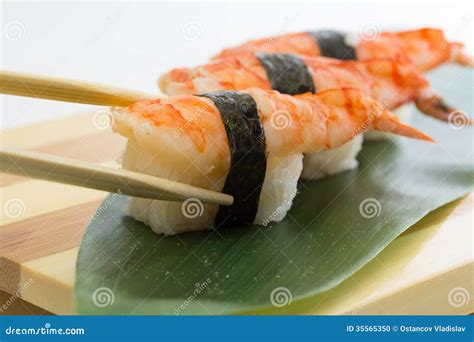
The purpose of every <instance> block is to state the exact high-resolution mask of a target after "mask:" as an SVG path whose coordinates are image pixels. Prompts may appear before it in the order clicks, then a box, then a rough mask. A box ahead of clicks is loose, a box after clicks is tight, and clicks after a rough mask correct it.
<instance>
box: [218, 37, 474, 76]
mask: <svg viewBox="0 0 474 342" xmlns="http://www.w3.org/2000/svg"><path fill="white" fill-rule="evenodd" d="M462 48H463V44H461V43H452V42H448V41H447V40H446V38H445V37H444V34H443V31H441V30H438V29H434V28H423V29H419V30H410V31H401V32H381V33H379V32H377V33H376V34H374V35H367V36H366V37H365V36H364V34H360V35H354V34H350V33H342V32H339V31H333V30H320V31H312V32H300V33H292V34H283V35H280V36H274V37H267V38H262V39H257V40H251V41H249V42H247V43H244V44H242V45H240V46H236V47H233V48H230V49H225V50H223V51H222V52H221V53H220V54H218V55H217V56H216V57H218V58H220V57H227V56H233V55H235V54H236V53H237V54H238V53H241V52H244V51H245V52H285V53H294V54H298V55H303V56H311V57H314V56H325V57H331V58H337V59H343V60H348V59H353V60H354V59H358V60H366V59H372V58H381V57H382V58H385V57H396V56H399V57H404V58H406V59H408V60H410V61H411V62H413V63H414V64H415V65H416V66H417V67H418V68H419V69H420V70H422V71H428V70H431V69H433V68H435V67H437V66H439V65H441V64H444V63H447V62H452V63H457V64H459V65H463V66H470V67H472V66H474V59H473V58H472V57H471V56H468V55H466V54H464V52H463V50H462Z"/></svg>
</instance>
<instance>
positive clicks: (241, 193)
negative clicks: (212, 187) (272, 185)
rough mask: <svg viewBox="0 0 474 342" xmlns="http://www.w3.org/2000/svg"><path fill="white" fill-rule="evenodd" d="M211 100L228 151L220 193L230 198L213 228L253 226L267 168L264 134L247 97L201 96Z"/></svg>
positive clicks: (236, 94)
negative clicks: (221, 127)
mask: <svg viewBox="0 0 474 342" xmlns="http://www.w3.org/2000/svg"><path fill="white" fill-rule="evenodd" d="M201 96H204V97H207V98H209V99H211V100H212V101H213V102H214V104H215V105H216V107H217V109H219V112H220V114H221V117H222V122H223V123H224V126H225V130H226V133H227V140H228V142H229V149H230V170H229V173H228V175H227V179H226V181H225V185H224V189H223V192H224V193H226V194H229V195H232V196H233V197H234V203H233V204H232V205H231V206H220V207H219V210H218V212H217V216H216V219H215V226H216V228H219V227H221V226H233V225H238V224H241V223H253V221H254V220H255V216H256V215H257V210H258V203H259V200H260V192H261V190H262V185H263V181H264V180H265V172H266V169H267V154H266V144H265V132H264V130H263V126H262V123H261V122H260V118H259V116H258V109H257V104H256V103H255V100H254V99H253V98H252V97H251V96H250V95H248V94H245V93H242V92H236V91H220V92H213V93H209V94H204V95H201Z"/></svg>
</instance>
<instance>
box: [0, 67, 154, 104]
mask: <svg viewBox="0 0 474 342" xmlns="http://www.w3.org/2000/svg"><path fill="white" fill-rule="evenodd" d="M0 93H1V94H8V95H16V96H25V97H34V98H40V99H48V100H56V101H65V102H75V103H86V104H93V105H101V106H120V107H124V106H128V105H130V104H132V103H134V102H137V101H141V100H148V99H156V98H157V97H158V96H157V95H154V94H148V93H144V92H137V91H132V90H127V89H121V88H115V87H111V86H108V85H102V84H98V83H92V82H85V81H75V80H69V79H63V78H54V77H48V76H41V75H32V74H26V73H19V72H12V71H0Z"/></svg>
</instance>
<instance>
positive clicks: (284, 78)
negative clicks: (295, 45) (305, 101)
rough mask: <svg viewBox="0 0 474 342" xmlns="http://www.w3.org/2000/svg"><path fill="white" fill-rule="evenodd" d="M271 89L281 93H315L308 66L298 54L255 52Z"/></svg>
mask: <svg viewBox="0 0 474 342" xmlns="http://www.w3.org/2000/svg"><path fill="white" fill-rule="evenodd" d="M255 56H256V57H257V58H258V60H259V61H260V63H261V64H262V66H263V67H264V68H265V71H266V72H267V76H268V80H269V81H270V84H271V85H272V89H273V90H276V91H279V92H280V93H282V94H289V95H298V94H304V93H308V92H310V93H313V94H314V93H316V88H315V86H314V82H313V78H312V77H311V74H310V72H309V70H308V67H307V66H306V64H304V62H303V61H302V60H301V58H299V57H298V56H295V55H291V54H287V53H257V54H256V55H255Z"/></svg>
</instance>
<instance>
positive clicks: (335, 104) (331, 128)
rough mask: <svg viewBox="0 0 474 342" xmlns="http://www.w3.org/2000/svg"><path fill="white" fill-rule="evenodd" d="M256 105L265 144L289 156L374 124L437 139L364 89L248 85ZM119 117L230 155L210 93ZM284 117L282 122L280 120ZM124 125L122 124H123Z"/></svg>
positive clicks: (142, 106) (140, 106) (146, 104)
mask: <svg viewBox="0 0 474 342" xmlns="http://www.w3.org/2000/svg"><path fill="white" fill-rule="evenodd" d="M243 92H244V93H247V94H248V95H250V96H251V97H252V98H253V99H254V101H255V103H256V105H257V108H258V113H259V117H260V121H261V123H262V125H263V128H264V131H265V137H266V143H267V150H268V152H269V153H271V154H272V155H277V156H278V155H279V156H286V155H291V154H296V153H313V152H319V151H322V150H328V149H332V148H336V147H339V146H341V145H343V144H344V143H346V142H348V141H349V140H351V139H353V138H354V137H355V136H357V135H359V134H361V133H363V132H365V131H367V130H369V129H375V130H378V131H383V132H391V133H394V134H398V135H402V136H406V137H410V138H414V139H420V140H426V141H433V140H432V139H431V138H430V137H428V136H427V135H425V134H424V133H422V132H420V131H418V130H416V129H415V128H412V127H410V126H408V125H406V124H403V123H402V122H400V121H399V120H398V118H397V117H396V116H395V115H394V114H392V113H391V112H390V111H388V110H386V109H385V108H384V107H383V106H382V105H381V104H380V103H378V102H377V101H375V100H373V99H371V98H370V97H368V96H366V95H364V94H363V93H362V92H361V91H360V90H357V89H352V88H345V89H337V90H328V91H324V92H322V93H320V94H310V93H308V94H303V95H300V96H290V95H283V94H280V93H278V92H276V91H265V90H262V89H258V88H250V89H247V90H245V91H243ZM115 115H116V116H117V115H118V116H117V119H118V120H117V122H124V121H126V117H127V116H132V117H135V118H138V119H140V120H141V121H143V122H145V123H148V124H149V125H151V126H152V127H155V128H157V129H160V130H162V131H163V132H167V133H171V135H170V136H173V137H175V138H176V139H180V138H181V139H184V140H185V143H182V142H179V143H177V145H180V146H187V147H186V148H189V147H190V146H193V149H194V151H195V152H196V153H198V154H204V153H210V154H211V155H213V156H215V157H216V158H217V157H219V158H224V159H228V156H227V155H225V151H226V150H228V149H227V148H225V147H224V146H227V142H226V141H225V140H226V139H225V136H226V134H225V128H224V125H223V123H222V119H221V116H220V113H219V110H218V109H217V107H216V106H215V105H214V103H213V102H212V101H211V100H210V99H209V98H207V97H200V96H194V95H181V96H174V97H169V98H164V99H160V100H156V101H155V100H146V101H141V102H138V103H136V104H133V105H131V106H129V107H128V108H127V109H125V111H124V110H120V111H117V112H115ZM282 121H283V124H281V122H282ZM119 131H120V130H119Z"/></svg>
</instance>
